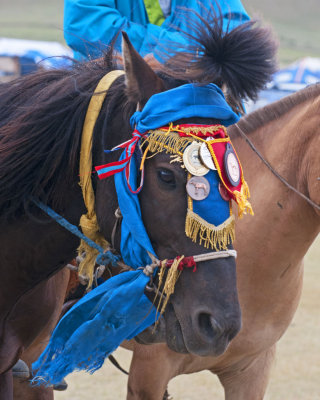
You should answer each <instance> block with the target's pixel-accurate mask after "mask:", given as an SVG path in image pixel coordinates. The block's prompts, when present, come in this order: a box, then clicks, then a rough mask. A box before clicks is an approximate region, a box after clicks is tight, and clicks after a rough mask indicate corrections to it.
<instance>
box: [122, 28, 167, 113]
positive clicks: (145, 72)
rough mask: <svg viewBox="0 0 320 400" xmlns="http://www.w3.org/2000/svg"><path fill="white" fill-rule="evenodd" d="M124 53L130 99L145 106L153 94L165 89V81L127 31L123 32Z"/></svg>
mask: <svg viewBox="0 0 320 400" xmlns="http://www.w3.org/2000/svg"><path fill="white" fill-rule="evenodd" d="M122 55H123V61H124V70H125V73H126V85H127V95H128V99H129V100H130V101H132V102H134V103H139V107H143V106H144V104H145V103H146V102H147V100H148V99H149V98H150V97H151V96H152V95H153V94H155V93H159V92H162V91H163V90H164V84H163V81H162V80H161V79H160V78H159V77H158V76H157V75H156V73H155V72H154V71H153V70H152V68H151V67H150V66H149V65H148V64H147V63H146V61H145V60H144V59H143V58H142V57H141V56H140V54H139V53H138V52H137V51H136V50H135V49H134V47H133V46H132V44H131V42H130V40H129V38H128V35H127V34H126V33H125V32H122Z"/></svg>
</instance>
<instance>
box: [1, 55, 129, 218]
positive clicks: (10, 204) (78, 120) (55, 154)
mask: <svg viewBox="0 0 320 400" xmlns="http://www.w3.org/2000/svg"><path fill="white" fill-rule="evenodd" d="M115 68H116V66H115V65H114V63H113V58H112V55H111V51H110V52H109V53H107V54H106V57H105V58H104V59H101V60H97V61H89V62H86V63H75V66H74V67H73V68H72V69H60V70H39V71H37V72H35V73H33V74H30V75H26V76H23V77H21V78H19V79H17V80H15V81H13V82H10V83H6V84H2V85H0V181H1V186H0V212H1V217H2V218H8V217H10V216H14V215H15V216H17V215H20V214H21V212H22V213H23V212H25V210H26V209H28V206H29V203H30V200H31V199H32V198H40V199H42V200H43V201H48V202H49V203H51V204H56V205H59V204H61V202H62V197H63V195H64V193H65V192H66V190H67V189H68V188H70V185H71V184H74V182H75V181H77V176H78V173H79V172H78V162H79V161H78V160H79V149H80V140H81V132H82V126H83V121H84V118H85V114H86V110H87V107H88V103H89V101H90V98H91V96H92V94H93V91H94V89H95V87H96V85H97V83H98V81H99V80H100V79H101V78H102V77H103V76H104V75H105V74H106V73H107V72H108V71H110V70H112V69H115ZM116 86H117V87H116V88H115V89H114V91H113V92H114V93H113V95H116V93H118V95H116V97H117V98H118V104H120V105H121V106H122V107H123V108H125V107H126V103H125V100H124V94H123V92H124V90H122V91H121V90H119V89H120V86H122V88H123V87H124V85H123V79H119V83H117V85H116ZM121 96H122V98H121V99H120V97H121ZM103 117H104V118H105V116H103Z"/></svg>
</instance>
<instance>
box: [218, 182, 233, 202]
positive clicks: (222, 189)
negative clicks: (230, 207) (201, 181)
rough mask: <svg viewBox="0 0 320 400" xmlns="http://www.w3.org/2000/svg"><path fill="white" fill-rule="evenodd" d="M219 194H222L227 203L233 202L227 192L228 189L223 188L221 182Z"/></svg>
mask: <svg viewBox="0 0 320 400" xmlns="http://www.w3.org/2000/svg"><path fill="white" fill-rule="evenodd" d="M219 193H220V196H221V197H222V198H223V200H225V201H229V200H231V196H230V194H229V192H228V191H227V189H226V188H225V187H224V186H223V184H222V183H221V182H220V183H219Z"/></svg>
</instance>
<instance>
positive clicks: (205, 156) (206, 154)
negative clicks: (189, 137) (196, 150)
mask: <svg viewBox="0 0 320 400" xmlns="http://www.w3.org/2000/svg"><path fill="white" fill-rule="evenodd" d="M200 158H201V161H202V162H203V164H204V165H205V166H206V167H207V168H209V169H213V170H216V169H217V168H216V167H215V165H214V162H213V159H212V156H211V153H210V150H209V149H208V146H207V143H205V142H203V143H202V145H201V147H200Z"/></svg>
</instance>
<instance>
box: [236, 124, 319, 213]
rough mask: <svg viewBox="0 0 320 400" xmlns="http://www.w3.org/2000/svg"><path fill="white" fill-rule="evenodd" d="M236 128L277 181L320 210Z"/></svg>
mask: <svg viewBox="0 0 320 400" xmlns="http://www.w3.org/2000/svg"><path fill="white" fill-rule="evenodd" d="M235 126H236V127H237V128H238V129H239V133H240V136H242V138H243V139H244V140H245V141H246V142H247V143H248V145H249V147H251V149H252V150H253V151H254V153H256V155H257V156H258V157H259V158H260V160H261V161H262V162H263V163H264V164H265V165H266V167H267V168H268V169H269V170H270V171H271V172H272V173H273V175H274V176H275V177H276V178H277V179H279V181H281V182H282V183H283V184H284V185H285V186H287V188H289V189H290V190H292V191H293V192H294V193H296V194H297V195H298V196H300V197H302V198H303V199H304V200H305V201H306V202H308V203H309V204H310V205H311V206H313V207H314V208H315V209H317V210H320V206H319V205H318V204H316V203H315V202H314V201H312V200H311V199H310V198H309V197H308V196H306V195H304V194H303V193H301V192H300V191H299V190H298V189H296V188H295V187H294V186H292V185H290V183H289V182H288V181H287V180H286V179H285V178H284V177H283V176H281V175H280V174H279V173H278V172H277V171H276V170H275V169H274V168H273V167H272V165H271V164H270V163H269V162H268V161H267V160H266V159H265V158H264V157H263V155H262V154H261V153H260V151H259V150H258V149H257V148H256V147H255V145H254V144H253V143H252V141H251V140H250V139H249V138H248V136H247V134H246V133H245V132H244V131H243V130H242V129H241V128H240V126H239V125H238V124H235Z"/></svg>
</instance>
